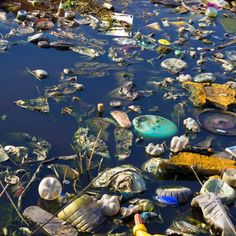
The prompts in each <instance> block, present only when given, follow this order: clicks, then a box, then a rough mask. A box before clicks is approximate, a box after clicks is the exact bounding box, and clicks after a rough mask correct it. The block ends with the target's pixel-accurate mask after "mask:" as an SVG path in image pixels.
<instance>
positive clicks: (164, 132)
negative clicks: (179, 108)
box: [133, 115, 178, 138]
mask: <svg viewBox="0 0 236 236" xmlns="http://www.w3.org/2000/svg"><path fill="white" fill-rule="evenodd" d="M133 125H134V129H135V131H137V133H138V134H139V135H140V136H142V137H146V138H169V137H172V136H174V135H175V134H176V133H177V131H178V128H177V126H176V125H175V123H174V122H172V121H170V120H168V119H166V118H164V117H161V116H155V115H142V116H138V117H136V118H134V119H133Z"/></svg>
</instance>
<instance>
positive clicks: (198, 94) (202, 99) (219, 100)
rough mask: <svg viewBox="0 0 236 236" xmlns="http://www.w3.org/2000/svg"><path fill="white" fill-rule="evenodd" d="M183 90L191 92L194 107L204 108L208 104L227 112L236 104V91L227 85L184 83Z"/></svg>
mask: <svg viewBox="0 0 236 236" xmlns="http://www.w3.org/2000/svg"><path fill="white" fill-rule="evenodd" d="M182 86H183V88H185V89H187V90H188V91H189V92H190V100H191V101H192V102H193V104H194V106H197V107H204V106H205V105H206V104H211V105H214V106H215V107H218V108H221V109H223V110H227V109H228V106H230V105H233V104H235V103H236V99H235V97H236V91H235V89H232V88H230V87H229V86H228V85H226V84H214V83H213V84H209V83H195V82H189V81H188V82H184V83H182Z"/></svg>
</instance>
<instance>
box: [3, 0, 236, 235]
mask: <svg viewBox="0 0 236 236" xmlns="http://www.w3.org/2000/svg"><path fill="white" fill-rule="evenodd" d="M127 2H128V3H129V4H128V5H127V6H126V7H125V5H123V4H118V3H116V4H114V6H115V9H116V11H118V12H121V11H123V10H124V12H125V13H128V14H133V15H134V24H133V29H132V31H133V32H137V31H138V30H140V31H141V32H143V33H145V34H148V33H150V32H151V31H150V30H148V29H145V28H143V27H144V26H145V25H147V24H149V23H153V22H159V24H160V25H161V28H162V30H161V31H156V32H155V36H154V38H155V39H160V38H165V39H168V40H169V41H170V42H174V41H175V40H176V38H177V30H178V28H177V27H176V26H170V27H164V26H163V25H162V24H161V19H162V18H164V17H165V18H169V19H170V21H180V20H181V21H188V20H190V19H192V20H193V26H194V27H196V28H198V23H199V19H200V18H201V17H202V16H198V15H191V14H190V13H188V14H184V15H179V14H175V13H173V9H171V8H164V7H162V6H158V7H154V5H153V4H151V3H149V2H148V1H127ZM123 3H124V2H123ZM178 17H181V19H178ZM219 19H220V17H218V18H217V19H216V21H215V22H214V24H213V25H212V26H209V27H207V28H206V29H207V30H213V31H215V32H213V33H212V34H209V36H208V37H209V39H210V40H212V41H213V45H210V46H208V45H204V44H202V43H201V42H200V41H198V40H194V39H191V38H188V42H187V43H186V44H185V45H184V46H182V47H181V46H178V45H173V48H175V49H180V50H182V51H184V52H186V51H187V50H189V48H190V47H193V50H196V48H197V47H203V48H205V47H211V48H214V47H215V45H218V44H219V43H220V42H221V40H223V39H224V33H225V32H224V30H223V28H222V26H221V24H220V22H219ZM17 27H18V25H17V24H16V23H13V22H11V20H9V22H8V23H7V24H6V23H1V24H0V33H2V34H3V35H5V34H6V33H8V32H9V30H10V29H12V28H17ZM72 31H73V29H72ZM74 31H75V32H76V33H78V34H79V33H83V34H84V35H85V37H86V38H88V39H98V40H105V41H107V45H105V46H103V48H104V50H105V51H106V53H105V54H104V55H102V56H99V57H97V58H95V59H90V58H88V57H86V56H82V55H80V54H77V53H74V52H71V51H59V50H55V49H40V48H38V47H37V46H36V45H33V44H30V43H24V44H18V45H14V44H13V43H16V42H17V41H18V40H24V41H25V42H26V41H27V36H18V37H17V36H14V37H11V38H10V39H9V41H10V43H11V48H10V49H9V51H8V52H6V53H3V54H1V55H0V74H1V77H0V115H2V114H6V115H7V119H6V121H0V142H1V143H2V144H3V145H10V144H12V143H10V142H11V139H9V138H7V137H8V136H9V134H11V133H15V132H26V133H30V134H32V135H33V136H36V137H41V138H44V139H46V140H47V141H48V142H49V143H50V144H51V145H52V148H51V150H50V152H49V155H48V158H50V157H55V156H61V155H70V154H73V153H74V152H73V150H72V148H71V143H72V137H73V134H74V132H75V131H76V130H77V128H78V127H80V126H82V125H83V124H84V123H83V122H84V121H86V119H87V118H89V117H96V116H97V113H96V111H94V112H93V113H92V114H91V115H90V116H89V117H84V118H83V121H82V122H81V121H77V120H76V119H74V118H73V117H72V116H69V115H63V114H61V109H62V108H63V107H65V106H73V107H74V108H76V109H78V110H80V111H82V112H83V110H85V109H87V108H86V106H91V107H96V104H97V103H100V102H102V103H104V107H105V109H104V113H103V117H110V111H111V110H112V109H111V108H110V107H109V102H110V101H111V100H114V98H112V97H110V95H109V93H110V92H111V91H112V90H114V89H116V88H117V87H118V86H120V85H121V84H122V82H124V81H125V78H121V77H119V76H117V74H119V73H118V72H123V71H124V72H126V73H132V74H133V81H134V83H135V84H136V85H137V88H138V89H153V90H154V91H155V93H154V94H153V95H152V96H150V97H147V98H143V99H140V100H137V101H134V102H132V103H131V102H127V101H125V100H124V101H123V102H124V104H127V105H130V104H133V105H140V106H141V107H142V114H158V115H160V116H164V117H166V118H168V119H171V113H172V112H173V107H174V105H175V104H177V103H179V102H183V101H186V102H187V106H185V115H186V117H189V116H190V117H195V112H196V109H195V108H194V107H193V106H192V104H191V102H190V101H188V96H187V93H186V91H184V90H183V89H181V88H180V86H179V85H178V84H177V83H176V84H175V87H174V89H176V91H178V92H180V93H182V94H183V95H184V96H183V97H181V98H178V99H177V100H175V101H173V100H164V99H163V97H162V96H163V94H164V93H165V92H167V91H168V89H169V88H168V89H167V90H163V89H161V88H157V87H152V86H150V85H148V83H147V82H148V81H150V80H156V81H161V80H162V79H163V78H165V77H172V78H175V76H174V75H172V74H170V73H168V72H166V71H164V70H163V69H162V68H161V67H160V62H161V61H162V60H164V59H166V58H168V57H174V53H170V54H168V55H167V56H164V57H163V58H161V59H158V56H159V55H158V53H157V52H156V51H155V50H141V49H140V48H135V49H130V51H136V52H137V53H138V57H139V58H140V59H142V60H140V61H139V60H135V59H134V58H132V57H131V58H130V59H127V60H126V63H124V64H123V65H118V64H117V63H116V62H113V61H111V60H110V59H109V58H108V56H107V51H108V49H109V47H111V46H113V47H119V45H117V44H116V43H115V42H114V41H113V37H112V36H102V35H100V34H98V33H97V31H96V30H93V29H91V28H90V27H89V26H80V27H79V28H77V29H74ZM212 36H217V38H213V37H212ZM207 57H208V58H209V59H210V58H212V55H211V53H210V52H207ZM152 58H157V59H155V60H154V61H153V64H151V63H149V61H150V59H152ZM183 59H184V60H185V61H186V62H187V63H188V68H187V69H186V70H185V71H184V73H185V74H188V73H189V74H191V75H192V76H195V75H197V74H198V73H199V72H197V71H196V70H194V68H195V67H197V66H196V59H194V60H193V59H191V58H190V57H189V56H188V55H187V54H186V53H185V54H184V57H183ZM86 61H88V62H97V63H107V64H108V68H109V67H110V66H115V67H116V69H115V70H109V74H108V75H106V76H104V77H101V78H96V77H95V78H87V77H86V76H78V82H79V83H82V84H83V85H84V86H85V90H84V91H82V92H77V93H75V94H73V95H69V96H68V97H67V99H66V100H65V101H63V102H60V103H57V102H55V101H54V100H53V99H49V105H50V113H48V114H41V113H40V112H37V111H29V110H26V109H22V108H20V107H17V106H16V105H15V104H14V101H16V100H19V99H23V100H24V99H31V98H37V97H39V96H41V95H43V94H44V89H45V88H46V87H48V86H52V85H57V84H58V83H59V81H60V76H61V73H62V71H63V69H64V68H74V65H75V64H76V63H82V62H86ZM26 67H28V68H30V69H37V68H41V69H44V70H46V71H48V73H49V77H48V78H47V79H45V80H42V81H38V80H36V79H35V78H34V77H33V76H32V75H30V74H29V73H27V72H26ZM202 69H203V70H204V71H206V72H213V73H215V74H216V73H218V76H217V80H216V82H218V83H224V82H226V81H227V79H226V78H228V77H231V76H232V75H231V74H227V75H226V76H221V75H222V74H223V73H224V70H223V69H222V67H221V66H220V64H218V63H215V62H213V61H211V60H209V61H208V62H207V63H206V64H205V65H203V66H202ZM72 96H78V97H79V98H80V102H78V103H76V102H72V101H71V98H72ZM154 106H158V107H159V109H160V110H159V112H158V113H155V112H150V111H149V109H150V108H152V107H154ZM122 109H123V108H122ZM122 109H121V110H122ZM124 109H125V110H126V107H124ZM138 115H139V114H138V113H132V112H130V113H129V118H130V119H131V120H132V119H133V118H134V117H136V116H138ZM186 117H182V118H180V123H179V126H178V129H179V131H178V135H181V134H184V132H185V131H184V128H183V126H182V120H183V118H186ZM208 135H213V134H211V133H209V132H208V131H206V130H204V129H201V132H200V134H198V135H197V137H196V139H195V140H193V144H194V143H197V142H198V141H202V140H204V139H205V138H206V137H207V136H208ZM213 136H214V135H213ZM136 137H137V136H136V134H135V138H136ZM151 141H153V142H155V143H161V142H162V141H163V140H144V141H143V142H142V143H134V144H133V147H132V154H131V156H130V157H129V158H128V159H126V160H125V161H122V162H121V161H119V160H118V159H117V158H116V157H114V155H113V154H114V152H115V147H114V137H113V127H111V128H109V136H108V140H107V144H108V148H109V151H110V154H111V159H110V160H106V161H105V162H104V168H106V167H107V166H110V167H114V166H118V165H121V164H133V165H135V166H136V167H139V168H140V167H141V165H142V164H143V163H144V162H145V161H147V160H148V159H149V157H148V156H147V155H146V154H145V148H144V147H145V145H147V144H148V143H149V142H151ZM165 141H166V143H169V142H170V139H166V140H165ZM229 144H230V146H232V145H235V139H234V138H233V137H224V136H220V135H215V140H214V143H213V147H214V148H215V150H216V151H220V150H223V149H224V148H225V147H227V146H228V145H229ZM21 145H24V144H21ZM164 156H165V157H168V153H165V154H164ZM1 164H3V166H7V165H9V166H11V167H12V168H13V169H17V168H18V167H16V166H14V165H13V164H11V163H10V162H5V163H1ZM71 165H72V166H74V164H73V163H71ZM36 167H37V165H31V166H29V167H28V168H30V170H31V173H32V174H33V172H34V171H35V169H36ZM52 174H53V172H52V171H51V170H50V169H48V168H46V166H45V167H44V168H43V170H42V171H41V172H40V174H39V176H38V179H36V181H35V182H34V184H33V185H32V187H31V188H30V190H29V191H28V192H27V193H26V194H25V196H24V198H23V204H22V209H24V208H26V207H27V206H30V205H37V204H40V205H42V206H43V207H44V208H47V203H41V202H40V200H39V196H38V191H37V186H38V183H39V181H40V180H41V179H42V178H43V177H44V176H46V175H52ZM148 178H149V179H148V180H147V186H148V188H147V191H146V192H145V193H144V194H143V195H142V196H143V197H146V198H149V199H153V197H154V196H155V190H156V188H157V187H159V186H162V185H166V184H174V185H175V184H176V185H183V186H186V187H189V188H191V189H192V190H193V191H194V192H197V191H199V190H200V187H201V186H200V184H199V183H198V181H197V180H196V179H195V178H194V177H193V176H180V175H176V176H172V177H170V178H169V179H168V180H165V179H164V180H160V179H159V178H158V177H156V176H153V175H151V174H148ZM86 179H87V178H82V181H81V182H80V186H81V187H84V186H86V184H87V183H88V181H86ZM203 179H206V178H204V177H203ZM64 187H65V188H64V189H63V191H72V188H71V186H64ZM9 192H10V191H9ZM13 199H14V200H15V202H17V198H16V197H13ZM7 203H8V200H7V198H6V197H5V196H4V197H2V198H1V199H0V204H1V205H6V204H7ZM189 206H190V203H188V204H186V205H184V206H181V207H179V208H177V209H176V208H169V207H165V208H159V211H160V214H161V216H162V218H163V223H159V222H156V221H154V222H150V223H149V224H147V227H148V229H149V231H150V233H153V234H154V233H164V232H165V230H166V229H167V228H168V226H170V224H171V223H172V221H173V220H174V219H175V218H176V217H177V216H180V215H182V214H183V213H185V212H187V211H188V209H189ZM230 213H231V215H232V216H235V214H236V212H235V210H234V207H231V208H230ZM14 216H16V215H15V213H14ZM232 218H233V217H232ZM11 224H12V225H13V228H14V227H17V226H18V225H21V224H20V223H19V222H17V221H13V222H11ZM126 230H127V227H126V226H123V227H121V228H120V229H118V230H117V231H118V232H123V231H126Z"/></svg>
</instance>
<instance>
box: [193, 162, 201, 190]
mask: <svg viewBox="0 0 236 236" xmlns="http://www.w3.org/2000/svg"><path fill="white" fill-rule="evenodd" d="M191 169H192V171H193V173H194V175H195V177H196V178H197V180H198V182H199V184H201V186H202V185H203V183H202V181H201V180H200V179H199V177H198V175H197V173H196V171H195V170H194V168H193V165H191Z"/></svg>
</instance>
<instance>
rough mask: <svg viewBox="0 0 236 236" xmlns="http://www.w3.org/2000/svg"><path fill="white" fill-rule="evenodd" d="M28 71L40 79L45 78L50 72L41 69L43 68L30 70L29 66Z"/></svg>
mask: <svg viewBox="0 0 236 236" xmlns="http://www.w3.org/2000/svg"><path fill="white" fill-rule="evenodd" d="M27 71H28V72H29V73H30V74H32V75H33V76H34V77H35V78H36V79H38V80H41V79H45V78H47V77H48V72H47V71H45V70H41V69H37V70H30V69H29V68H27Z"/></svg>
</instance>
